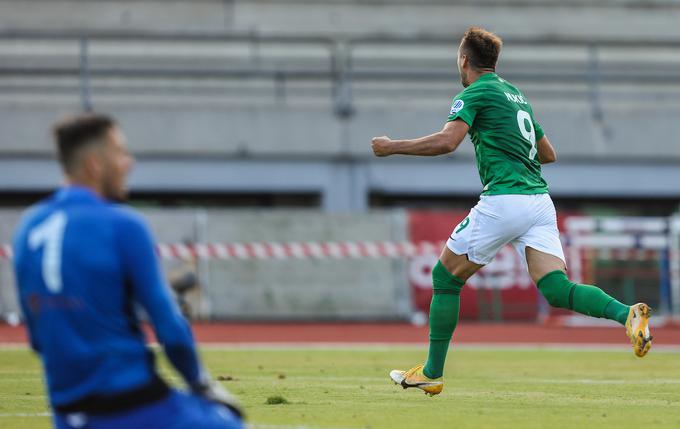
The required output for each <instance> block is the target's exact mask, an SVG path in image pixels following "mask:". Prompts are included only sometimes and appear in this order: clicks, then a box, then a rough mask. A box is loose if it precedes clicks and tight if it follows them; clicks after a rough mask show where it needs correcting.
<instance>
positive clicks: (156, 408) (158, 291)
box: [13, 114, 243, 429]
mask: <svg viewBox="0 0 680 429" xmlns="http://www.w3.org/2000/svg"><path fill="white" fill-rule="evenodd" d="M54 135H55V140H56V144H57V152H58V156H59V161H60V163H61V165H62V167H63V170H64V173H65V184H64V186H63V187H62V188H60V189H59V190H57V191H56V192H55V193H54V194H53V195H52V196H50V197H48V198H46V199H45V200H43V201H41V202H39V203H38V204H36V205H35V206H33V207H31V208H30V209H29V210H28V211H27V213H26V214H25V215H24V216H23V218H22V220H21V222H20V224H19V226H18V228H17V230H16V232H15V236H14V243H13V245H14V255H15V258H14V264H15V266H14V268H15V272H16V279H17V284H18V295H19V298H20V304H21V307H22V310H23V313H24V317H25V321H26V325H27V328H28V334H29V339H30V343H31V347H32V348H33V350H35V351H36V353H38V355H39V356H40V358H41V360H42V363H43V366H44V369H45V373H46V384H47V389H48V391H49V400H50V405H51V407H52V409H53V410H54V413H53V416H54V417H53V418H54V424H55V427H56V428H57V429H81V428H82V429H85V428H87V429H109V428H110V429H114V428H116V429H118V428H125V429H134V428H140V429H142V428H143V429H152V428H163V429H185V428H186V429H189V428H203V429H213V428H214V429H218V428H220V429H227V428H228V429H237V428H242V427H243V423H242V420H241V418H242V415H241V412H240V409H239V407H238V405H237V404H236V402H235V401H234V399H233V398H232V397H231V396H230V395H229V394H228V393H227V392H226V390H224V389H223V388H222V387H221V386H220V385H219V384H217V383H216V382H214V381H212V380H211V378H210V377H209V376H208V374H207V372H206V371H205V370H204V369H203V368H202V366H201V364H200V362H199V358H198V354H197V352H196V348H195V345H194V340H193V336H192V334H191V330H190V327H189V324H188V323H187V321H186V320H185V319H184V318H183V317H182V315H181V313H180V311H179V309H178V306H177V304H176V303H175V301H174V299H173V297H172V295H171V293H170V290H169V288H168V286H167V284H166V282H165V280H164V278H163V275H162V273H161V270H160V267H159V263H158V260H157V256H156V253H155V249H154V243H153V239H152V237H151V234H150V232H149V228H148V227H147V226H146V224H145V222H144V220H143V219H142V217H141V216H140V215H138V214H137V213H135V212H134V211H132V210H131V209H129V208H126V207H124V206H121V205H119V204H117V202H120V201H123V200H125V198H126V197H127V185H126V180H127V176H128V173H129V171H130V169H131V168H132V165H133V162H134V161H133V158H132V156H131V155H130V154H129V153H128V151H127V149H126V143H125V138H124V136H123V134H122V132H121V130H120V128H119V127H118V126H117V124H116V123H115V121H114V120H113V119H111V118H109V117H107V116H104V115H97V114H86V115H80V116H77V117H74V118H71V119H68V120H66V121H64V122H61V123H59V124H57V125H56V126H55V128H54ZM136 306H139V307H141V308H143V309H144V310H145V311H146V313H147V314H148V317H149V319H150V321H151V323H152V324H153V328H154V330H155V332H156V336H157V338H158V341H159V342H160V343H161V345H162V346H163V349H164V351H165V354H166V355H167V357H168V359H169V360H170V362H171V363H172V365H173V366H174V367H175V369H176V370H177V371H178V372H179V373H180V374H181V376H182V378H183V379H184V381H185V382H186V384H187V385H188V387H189V389H188V391H187V392H183V391H179V390H175V389H172V388H170V387H169V386H168V385H167V384H166V382H165V381H163V379H161V378H160V377H159V375H158V371H157V369H156V365H155V362H154V354H153V353H152V352H151V351H150V350H149V349H148V348H147V346H146V344H145V337H144V334H143V332H142V330H141V327H140V321H139V320H138V318H137V313H136V312H135V307H136Z"/></svg>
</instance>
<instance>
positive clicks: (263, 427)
mask: <svg viewBox="0 0 680 429" xmlns="http://www.w3.org/2000/svg"><path fill="white" fill-rule="evenodd" d="M16 417H52V413H0V418H16ZM248 428H250V429H354V428H338V427H333V428H329V427H320V426H303V425H273V424H265V423H252V424H250V425H248Z"/></svg>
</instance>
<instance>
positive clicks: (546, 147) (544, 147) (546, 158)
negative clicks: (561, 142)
mask: <svg viewBox="0 0 680 429" xmlns="http://www.w3.org/2000/svg"><path fill="white" fill-rule="evenodd" d="M536 148H537V149H538V160H539V161H540V162H541V164H550V163H551V162H555V161H557V153H556V152H555V148H554V147H553V146H552V145H551V144H550V140H548V137H547V136H543V137H542V138H541V139H540V140H539V141H537V142H536Z"/></svg>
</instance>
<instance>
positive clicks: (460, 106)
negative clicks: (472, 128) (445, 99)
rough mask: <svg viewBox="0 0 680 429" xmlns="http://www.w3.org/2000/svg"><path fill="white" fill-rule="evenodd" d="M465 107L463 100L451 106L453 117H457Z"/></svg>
mask: <svg viewBox="0 0 680 429" xmlns="http://www.w3.org/2000/svg"><path fill="white" fill-rule="evenodd" d="M464 105H465V102H463V100H456V101H455V102H454V103H453V105H452V106H451V113H450V114H451V115H455V114H456V113H458V112H460V111H461V110H462V109H463V106H464Z"/></svg>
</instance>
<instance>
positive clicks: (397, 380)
mask: <svg viewBox="0 0 680 429" xmlns="http://www.w3.org/2000/svg"><path fill="white" fill-rule="evenodd" d="M390 378H391V379H392V381H394V384H400V385H401V387H403V388H404V389H407V388H409V387H417V388H418V389H420V390H422V391H423V392H425V394H426V395H430V396H434V395H439V394H440V393H441V392H442V390H443V389H444V380H443V379H442V377H439V378H429V377H426V376H425V374H423V365H418V366H416V367H413V368H411V369H409V370H408V371H400V370H398V369H393V370H392V371H390Z"/></svg>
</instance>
